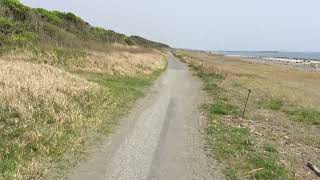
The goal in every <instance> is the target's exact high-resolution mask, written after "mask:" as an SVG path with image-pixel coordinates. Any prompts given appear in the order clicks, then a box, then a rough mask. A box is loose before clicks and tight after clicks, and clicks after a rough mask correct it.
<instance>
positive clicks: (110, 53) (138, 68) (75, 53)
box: [3, 44, 167, 76]
mask: <svg viewBox="0 0 320 180" xmlns="http://www.w3.org/2000/svg"><path fill="white" fill-rule="evenodd" d="M42 48H43V49H41V48H39V47H37V48H35V49H32V50H30V49H18V50H14V51H12V52H8V53H6V54H5V55H4V56H3V57H4V59H6V60H11V61H16V60H20V61H21V60H22V61H31V62H35V63H44V64H48V65H53V66H57V67H62V68H65V69H68V70H71V71H86V72H95V73H105V74H110V75H124V76H134V75H150V74H152V73H153V72H155V71H158V70H161V69H163V68H164V67H165V66H166V60H167V53H166V51H164V50H156V49H149V48H143V47H137V46H123V45H117V44H114V45H109V46H107V47H106V49H105V50H104V51H93V50H81V51H80V50H76V49H66V48H62V49H60V48H53V47H42Z"/></svg>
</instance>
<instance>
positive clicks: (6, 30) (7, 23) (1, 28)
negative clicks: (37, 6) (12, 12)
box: [0, 17, 14, 34]
mask: <svg viewBox="0 0 320 180" xmlns="http://www.w3.org/2000/svg"><path fill="white" fill-rule="evenodd" d="M13 30H14V22H13V21H11V20H10V19H8V18H5V17H0V33H3V34H10V33H12V32H13Z"/></svg>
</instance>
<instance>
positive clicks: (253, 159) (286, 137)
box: [176, 51, 320, 179]
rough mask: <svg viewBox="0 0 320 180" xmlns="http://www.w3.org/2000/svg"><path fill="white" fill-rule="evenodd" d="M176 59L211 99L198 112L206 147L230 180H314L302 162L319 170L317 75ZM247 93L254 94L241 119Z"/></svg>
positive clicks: (213, 58) (191, 56)
mask: <svg viewBox="0 0 320 180" xmlns="http://www.w3.org/2000/svg"><path fill="white" fill-rule="evenodd" d="M176 55H177V57H179V58H180V59H181V60H182V61H184V62H186V63H188V64H189V66H190V67H192V68H193V69H194V70H195V73H196V74H197V75H198V76H199V77H200V78H201V79H202V80H203V82H204V90H206V91H207V92H208V94H209V96H210V99H211V100H210V101H209V102H207V103H206V104H204V105H203V108H202V109H203V111H204V112H205V113H206V114H207V117H208V143H209V147H210V149H211V150H212V153H213V154H215V155H216V156H217V157H218V158H219V159H220V160H221V161H222V162H223V163H224V164H225V167H226V170H225V173H226V175H227V177H228V178H229V179H243V178H245V179H315V178H316V175H315V174H314V172H312V171H310V170H308V168H307V167H306V163H307V161H310V162H312V163H313V164H314V165H316V166H319V165H320V164H319V162H320V161H319V158H318V157H315V156H314V155H315V154H318V153H319V144H318V143H319V142H318V141H317V139H318V138H319V137H320V134H319V129H318V128H319V125H318V123H319V119H320V116H319V112H320V111H319V108H318V106H317V105H318V104H319V103H320V102H319V101H318V100H317V99H315V97H318V96H319V94H317V93H314V92H316V91H317V88H318V87H317V85H315V84H314V83H315V81H316V79H317V78H316V77H318V76H319V74H317V73H313V72H303V71H299V70H294V69H290V68H286V67H278V66H272V65H263V64H254V63H250V62H246V61H242V60H240V59H235V58H228V57H224V56H221V55H212V54H207V53H200V52H188V51H176ZM302 82H303V83H302ZM302 87H303V89H302ZM248 89H252V90H253V93H252V94H251V96H250V99H249V104H248V107H247V111H246V114H245V118H241V115H242V111H243V108H244V104H245V100H246V98H247V94H248ZM318 89H319V88H318ZM309 91H310V93H309V94H307V92H309ZM311 92H313V93H311Z"/></svg>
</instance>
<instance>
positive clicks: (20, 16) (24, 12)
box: [1, 0, 30, 21]
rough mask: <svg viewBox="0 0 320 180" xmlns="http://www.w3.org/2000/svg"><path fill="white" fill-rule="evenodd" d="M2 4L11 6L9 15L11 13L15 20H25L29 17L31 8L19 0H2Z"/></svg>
mask: <svg viewBox="0 0 320 180" xmlns="http://www.w3.org/2000/svg"><path fill="white" fill-rule="evenodd" d="M1 4H3V5H4V6H6V7H8V8H9V10H10V12H8V14H7V15H9V13H10V16H11V17H12V18H13V19H14V20H19V21H25V20H27V19H28V17H29V10H30V8H29V7H27V6H24V5H23V4H21V3H20V1H19V0H2V1H1Z"/></svg>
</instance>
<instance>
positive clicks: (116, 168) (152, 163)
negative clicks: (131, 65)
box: [70, 55, 225, 180]
mask: <svg viewBox="0 0 320 180" xmlns="http://www.w3.org/2000/svg"><path fill="white" fill-rule="evenodd" d="M204 97H205V95H204V93H203V92H202V91H201V82H200V81H199V80H198V79H196V78H195V77H194V76H192V73H191V72H190V71H189V70H188V68H187V66H186V65H185V64H183V63H181V62H180V61H177V60H176V59H175V58H174V57H173V56H172V55H170V56H169V61H168V68H167V70H166V71H165V72H164V73H163V74H162V76H161V77H160V78H159V79H158V80H157V81H156V83H155V85H154V86H153V87H152V88H151V90H150V93H148V95H147V96H146V97H145V98H143V99H141V100H139V102H138V103H137V104H136V106H135V108H133V109H132V111H131V112H130V113H129V115H128V116H127V117H126V118H125V119H124V120H122V121H121V125H120V126H119V128H118V129H117V130H116V132H115V133H114V134H113V135H112V137H111V138H110V139H109V140H107V141H106V143H105V144H104V145H103V146H101V147H100V148H98V149H97V151H95V152H94V153H92V157H91V158H89V160H87V161H85V162H83V163H81V164H80V165H79V167H78V168H77V169H76V170H75V171H74V172H73V174H72V176H71V177H70V179H75V180H87V179H89V180H90V179H91V180H99V179H119V180H122V179H123V180H135V179H137V180H138V179H139V180H141V179H163V180H171V179H174V180H177V179H183V180H186V179H225V178H224V176H223V174H222V173H221V171H220V167H219V164H218V163H217V162H216V161H215V160H214V159H212V158H211V157H208V156H207V154H206V152H205V151H204V146H205V139H204V138H205V131H204V128H205V119H204V118H203V117H202V116H201V114H200V113H199V111H198V109H199V105H200V104H201V103H202V102H203V101H204Z"/></svg>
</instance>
